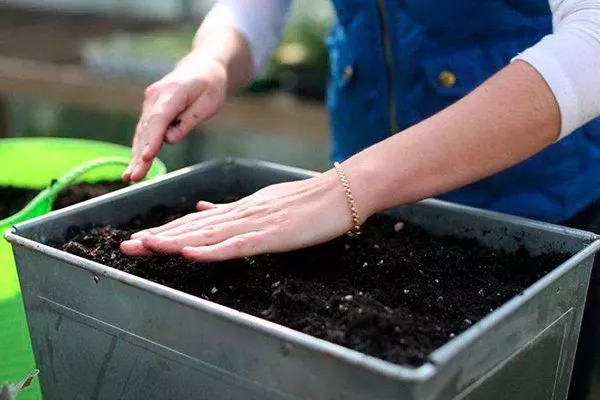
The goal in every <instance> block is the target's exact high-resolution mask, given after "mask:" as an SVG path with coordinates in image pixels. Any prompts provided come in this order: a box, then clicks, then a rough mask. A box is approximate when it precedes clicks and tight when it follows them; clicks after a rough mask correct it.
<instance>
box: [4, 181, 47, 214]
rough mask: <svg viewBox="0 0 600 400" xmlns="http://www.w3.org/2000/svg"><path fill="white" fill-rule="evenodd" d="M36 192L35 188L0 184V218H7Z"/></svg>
mask: <svg viewBox="0 0 600 400" xmlns="http://www.w3.org/2000/svg"><path fill="white" fill-rule="evenodd" d="M38 193H39V191H38V190H35V189H20V188H16V187H12V186H0V219H4V218H8V217H10V216H11V215H13V214H14V213H16V212H17V211H19V210H20V209H21V208H23V207H24V206H25V205H26V204H27V203H29V202H30V201H31V200H33V198H34V197H35V195H37V194H38Z"/></svg>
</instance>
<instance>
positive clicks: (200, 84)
mask: <svg viewBox="0 0 600 400" xmlns="http://www.w3.org/2000/svg"><path fill="white" fill-rule="evenodd" d="M210 58H211V57H206V56H205V57H203V56H202V54H200V53H196V52H192V53H191V54H190V55H188V56H187V57H185V58H184V59H182V60H181V61H180V62H179V63H178V64H177V67H176V68H175V69H174V70H173V71H172V72H171V73H169V74H168V75H166V76H165V77H164V78H162V79H161V80H159V81H158V82H155V83H153V84H152V85H150V86H149V87H148V88H147V89H146V92H145V95H144V103H143V107H142V115H141V117H140V120H139V122H138V124H137V126H136V130H135V135H134V138H133V146H132V158H131V161H130V163H129V165H128V167H127V169H126V170H125V172H124V173H123V180H125V181H131V182H136V181H140V180H142V179H143V178H144V176H145V175H146V173H147V172H148V170H149V169H150V166H151V165H152V161H153V159H154V157H156V155H157V154H158V152H159V150H160V148H161V147H162V144H163V142H167V143H168V144H175V143H177V142H179V141H180V140H181V139H183V138H184V137H185V136H186V135H187V134H188V133H189V132H190V131H191V130H192V129H193V128H194V127H196V126H197V125H198V124H200V123H201V122H202V121H205V120H207V119H208V118H210V117H211V116H213V115H214V114H215V113H216V112H217V111H218V110H219V108H220V107H221V104H223V102H224V100H225V96H226V94H227V87H228V77H227V68H226V67H225V65H224V63H223V62H220V61H217V60H214V59H212V60H211V59H210Z"/></svg>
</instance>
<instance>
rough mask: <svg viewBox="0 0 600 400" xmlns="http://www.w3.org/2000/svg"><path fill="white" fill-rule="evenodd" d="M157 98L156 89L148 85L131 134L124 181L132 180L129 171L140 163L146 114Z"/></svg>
mask: <svg viewBox="0 0 600 400" xmlns="http://www.w3.org/2000/svg"><path fill="white" fill-rule="evenodd" d="M156 99H157V90H156V89H155V88H154V85H153V86H150V87H149V88H148V89H146V96H145V98H144V103H143V104H142V114H141V116H140V119H139V121H138V123H137V124H136V127H135V133H134V135H133V142H132V146H131V161H130V162H129V165H128V166H127V169H126V170H125V172H124V173H123V180H125V181H126V182H129V181H132V179H131V173H132V172H133V170H134V169H135V168H136V165H137V164H139V163H140V159H141V155H142V145H141V143H142V142H143V141H142V136H143V135H144V132H145V130H146V129H147V127H148V119H147V117H146V116H147V115H149V113H150V109H151V108H152V107H153V106H154V104H155V103H156Z"/></svg>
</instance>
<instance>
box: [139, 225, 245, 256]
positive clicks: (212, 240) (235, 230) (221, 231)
mask: <svg viewBox="0 0 600 400" xmlns="http://www.w3.org/2000/svg"><path fill="white" fill-rule="evenodd" d="M255 226H256V224H255V223H248V222H247V221H230V222H226V223H223V224H219V225H210V226H207V227H206V228H204V229H200V230H195V231H191V232H187V233H184V234H182V235H178V236H160V235H159V236H146V237H143V238H142V239H141V241H142V244H143V245H144V247H145V248H147V249H149V250H152V251H154V252H157V253H170V254H172V253H180V252H181V250H182V249H183V248H184V247H191V246H193V247H197V246H208V245H213V244H217V243H220V242H223V241H225V240H227V239H230V238H232V237H235V236H239V235H242V234H245V233H248V232H250V231H253V230H254V228H255Z"/></svg>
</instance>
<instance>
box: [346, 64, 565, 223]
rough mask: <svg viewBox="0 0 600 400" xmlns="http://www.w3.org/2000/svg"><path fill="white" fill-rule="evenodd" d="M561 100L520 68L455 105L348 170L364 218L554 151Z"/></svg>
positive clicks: (533, 73) (361, 158)
mask: <svg viewBox="0 0 600 400" xmlns="http://www.w3.org/2000/svg"><path fill="white" fill-rule="evenodd" d="M560 126H561V125H560V113H559V108H558V105H557V103H556V100H555V97H554V95H553V94H552V92H551V90H550V88H549V87H548V85H547V84H546V82H545V81H544V79H543V78H542V77H541V76H540V74H539V73H538V72H537V71H536V70H535V69H534V68H533V67H531V66H530V65H529V64H527V63H525V62H522V61H516V62H514V63H512V64H511V65H509V66H508V67H506V68H504V69H503V70H502V71H500V72H499V73H497V74H496V75H494V76H493V77H491V78H490V79H489V80H488V81H487V82H485V83H484V84H483V85H481V86H480V87H479V88H477V89H476V90H474V91H473V92H472V93H471V94H469V95H467V96H466V97H465V98H463V99H462V100H460V101H458V102H457V103H455V104H454V105H452V106H450V107H448V108H447V109H445V110H443V111H441V112H440V113H438V114H436V115H434V116H433V117H431V118H429V119H427V120H425V121H423V122H421V123H419V124H417V125H415V126H413V127H411V128H409V129H407V130H405V131H403V132H400V133H399V134H397V135H394V136H392V137H391V138H389V139H387V140H385V141H383V142H380V143H378V144H377V145H375V146H372V147H370V148H368V149H366V150H364V151H362V152H361V153H358V154H357V155H355V156H354V157H352V158H350V159H349V160H347V161H346V162H344V167H345V169H346V171H347V174H348V175H349V179H350V181H351V182H352V186H353V191H354V192H355V197H356V198H357V203H358V206H359V210H360V212H361V214H362V215H364V216H368V215H371V214H372V213H374V212H377V211H380V210H383V209H386V208H389V207H391V206H395V205H400V204H406V203H410V202H414V201H417V200H421V199H424V198H428V197H433V196H436V195H439V194H441V193H445V192H448V191H451V190H453V189H456V188H459V187H461V186H464V185H466V184H468V183H471V182H473V181H476V180H479V179H481V178H484V177H487V176H489V175H492V174H494V173H496V172H498V171H501V170H503V169H505V168H508V167H510V166H512V165H514V164H517V163H518V162H520V161H523V160H525V159H527V158H528V157H530V156H531V155H533V154H535V153H537V152H539V151H540V150H542V149H543V148H545V147H547V146H548V145H550V144H551V143H553V142H554V141H555V140H556V138H557V137H558V134H559V131H560Z"/></svg>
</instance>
